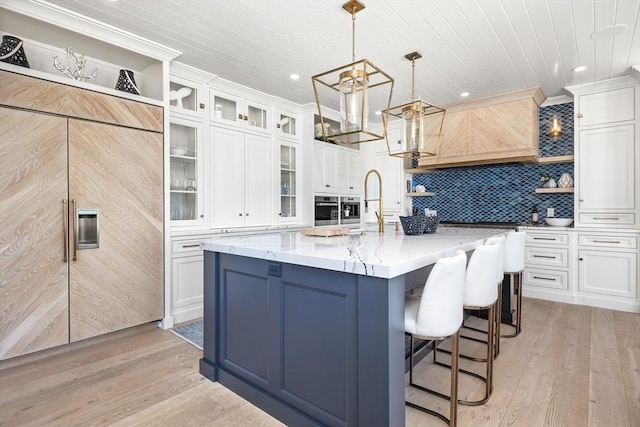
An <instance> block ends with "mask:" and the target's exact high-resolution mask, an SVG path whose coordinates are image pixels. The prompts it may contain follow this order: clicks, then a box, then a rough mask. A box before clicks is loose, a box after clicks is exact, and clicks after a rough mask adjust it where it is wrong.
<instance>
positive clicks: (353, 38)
mask: <svg viewBox="0 0 640 427" xmlns="http://www.w3.org/2000/svg"><path fill="white" fill-rule="evenodd" d="M351 62H356V6H355V5H354V6H353V11H352V12H351Z"/></svg>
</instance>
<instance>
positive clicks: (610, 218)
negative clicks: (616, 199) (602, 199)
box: [593, 216, 620, 221]
mask: <svg viewBox="0 0 640 427" xmlns="http://www.w3.org/2000/svg"><path fill="white" fill-rule="evenodd" d="M593 219H597V220H602V221H607V220H610V221H618V220H619V219H620V218H618V217H615V216H612V217H608V218H598V217H597V216H594V217H593Z"/></svg>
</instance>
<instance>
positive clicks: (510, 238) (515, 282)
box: [502, 231, 527, 338]
mask: <svg viewBox="0 0 640 427" xmlns="http://www.w3.org/2000/svg"><path fill="white" fill-rule="evenodd" d="M526 239H527V236H526V232H524V231H512V232H510V233H509V234H507V237H506V239H505V241H504V274H508V275H509V286H510V290H511V292H513V294H514V295H515V296H516V321H515V325H513V326H514V327H515V332H514V333H513V334H505V335H502V337H504V338H513V337H516V336H518V335H519V334H520V332H521V331H522V273H523V271H524V246H525V243H526ZM511 292H510V293H509V294H510V295H511Z"/></svg>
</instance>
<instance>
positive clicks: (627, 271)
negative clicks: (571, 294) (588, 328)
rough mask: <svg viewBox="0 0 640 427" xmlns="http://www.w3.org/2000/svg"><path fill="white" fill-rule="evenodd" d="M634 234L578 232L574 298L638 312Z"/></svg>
mask: <svg viewBox="0 0 640 427" xmlns="http://www.w3.org/2000/svg"><path fill="white" fill-rule="evenodd" d="M637 242H638V236H637V235H634V234H617V233H616V234H614V233H593V232H588V233H578V297H577V298H578V302H580V303H585V304H588V305H595V306H598V307H605V308H616V309H620V310H625V311H636V312H640V301H639V300H638V273H637V272H638V249H637Z"/></svg>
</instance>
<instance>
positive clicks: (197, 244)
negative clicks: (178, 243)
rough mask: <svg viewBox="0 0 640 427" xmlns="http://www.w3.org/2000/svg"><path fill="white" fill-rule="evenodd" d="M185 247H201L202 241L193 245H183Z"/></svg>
mask: <svg viewBox="0 0 640 427" xmlns="http://www.w3.org/2000/svg"><path fill="white" fill-rule="evenodd" d="M182 247H183V248H185V249H186V248H199V247H200V243H195V244H193V245H182Z"/></svg>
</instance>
